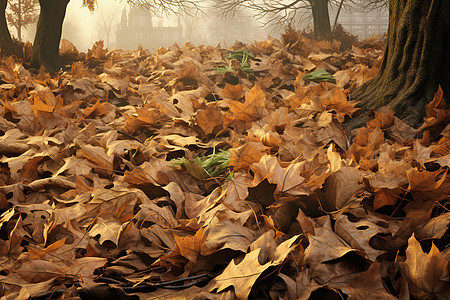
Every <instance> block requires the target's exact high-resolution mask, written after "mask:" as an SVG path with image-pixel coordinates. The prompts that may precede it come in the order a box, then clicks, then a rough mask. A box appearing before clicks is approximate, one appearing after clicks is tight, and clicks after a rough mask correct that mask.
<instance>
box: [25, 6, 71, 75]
mask: <svg viewBox="0 0 450 300" xmlns="http://www.w3.org/2000/svg"><path fill="white" fill-rule="evenodd" d="M68 3H69V0H39V5H40V7H41V11H40V14H39V20H38V24H37V29H36V36H35V38H34V43H33V51H32V54H31V66H32V67H36V68H37V67H39V66H44V67H45V68H46V69H47V71H49V72H54V71H57V70H58V69H59V68H60V67H61V60H60V57H59V43H60V41H61V34H62V25H63V21H64V17H65V15H66V8H67V4H68Z"/></svg>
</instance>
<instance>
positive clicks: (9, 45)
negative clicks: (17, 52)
mask: <svg viewBox="0 0 450 300" xmlns="http://www.w3.org/2000/svg"><path fill="white" fill-rule="evenodd" d="M7 5H8V0H0V49H1V52H2V54H6V55H11V54H13V53H14V46H13V41H12V39H11V34H10V32H9V29H8V23H7V22H6V15H5V11H6V6H7Z"/></svg>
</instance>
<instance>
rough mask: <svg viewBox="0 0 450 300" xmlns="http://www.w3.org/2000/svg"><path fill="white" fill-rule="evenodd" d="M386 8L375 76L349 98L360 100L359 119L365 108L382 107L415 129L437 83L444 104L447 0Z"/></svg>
mask: <svg viewBox="0 0 450 300" xmlns="http://www.w3.org/2000/svg"><path fill="white" fill-rule="evenodd" d="M389 5H390V6H389V29H388V41H387V47H386V50H385V53H384V58H383V63H382V66H381V69H380V72H379V73H378V74H377V76H375V77H374V78H373V79H372V80H370V81H368V82H366V83H365V84H364V85H362V86H361V87H360V88H359V89H357V90H355V91H353V92H352V93H351V94H350V96H351V98H352V99H356V100H361V102H360V103H359V106H360V107H362V108H363V111H362V112H363V113H361V114H360V115H361V116H360V119H361V118H363V116H364V115H365V114H364V111H366V110H367V109H378V108H380V107H382V106H386V105H388V106H390V107H391V108H392V109H393V110H394V111H395V112H396V115H397V116H398V117H400V118H402V119H404V120H406V121H407V122H408V123H409V124H411V125H413V126H417V125H418V124H419V123H421V122H422V121H423V117H424V115H425V105H426V104H427V103H428V102H430V101H431V100H432V99H433V97H434V94H435V92H436V91H437V89H438V86H439V85H441V87H442V89H443V91H444V96H445V98H446V101H447V103H449V102H448V101H449V99H450V98H449V96H450V94H449V93H450V1H449V0H390V2H389ZM360 123H362V122H360ZM359 125H362V124H359ZM353 127H358V126H353Z"/></svg>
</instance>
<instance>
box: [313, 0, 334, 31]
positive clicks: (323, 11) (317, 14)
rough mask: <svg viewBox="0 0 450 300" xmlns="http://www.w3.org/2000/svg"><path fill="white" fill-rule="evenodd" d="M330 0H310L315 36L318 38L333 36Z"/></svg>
mask: <svg viewBox="0 0 450 300" xmlns="http://www.w3.org/2000/svg"><path fill="white" fill-rule="evenodd" d="M328 2H329V0H309V3H310V4H311V10H312V15H313V20H314V36H315V37H316V38H318V39H328V38H330V36H331V25H330V15H329V13H328Z"/></svg>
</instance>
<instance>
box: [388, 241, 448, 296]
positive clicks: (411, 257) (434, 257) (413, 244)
mask: <svg viewBox="0 0 450 300" xmlns="http://www.w3.org/2000/svg"><path fill="white" fill-rule="evenodd" d="M397 260H398V258H397ZM398 264H399V267H400V270H401V271H402V274H403V276H405V278H406V279H407V281H408V283H409V291H410V293H411V294H412V295H413V296H414V297H417V298H421V299H425V298H429V297H433V298H435V299H446V298H447V297H448V291H449V290H450V282H449V281H448V276H449V270H448V268H447V266H448V261H447V259H446V258H445V257H444V256H443V255H442V254H441V253H440V252H439V250H438V248H437V247H436V246H435V245H434V244H432V245H431V250H430V252H429V253H428V254H427V253H424V252H423V251H422V247H421V246H420V243H419V242H418V241H417V240H416V238H415V236H414V235H413V236H411V237H410V238H409V240H408V248H407V249H406V260H405V261H398Z"/></svg>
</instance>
